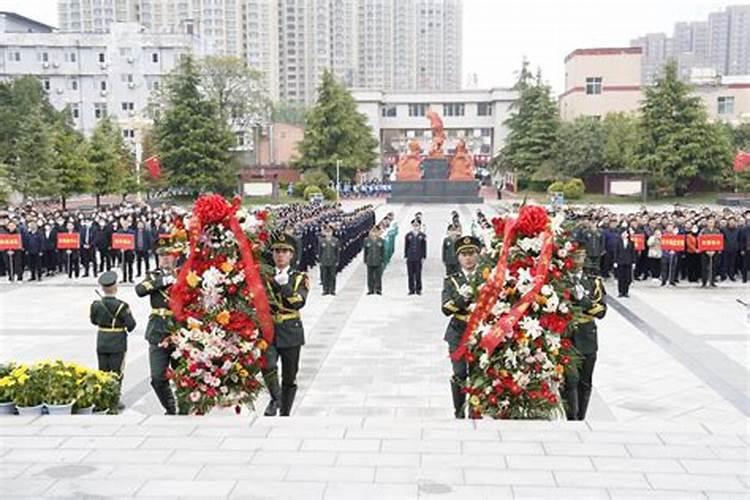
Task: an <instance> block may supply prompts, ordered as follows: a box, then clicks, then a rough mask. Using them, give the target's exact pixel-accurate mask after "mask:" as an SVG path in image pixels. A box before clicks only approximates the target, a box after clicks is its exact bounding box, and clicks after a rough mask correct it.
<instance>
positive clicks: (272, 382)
mask: <svg viewBox="0 0 750 500" xmlns="http://www.w3.org/2000/svg"><path fill="white" fill-rule="evenodd" d="M263 381H264V382H265V383H266V387H267V388H268V393H269V394H270V395H271V401H269V402H268V406H266V410H265V411H264V412H263V415H265V416H266V417H275V416H276V415H277V414H278V413H279V403H280V401H281V389H280V388H279V374H278V372H277V371H276V370H274V371H272V372H268V373H264V374H263Z"/></svg>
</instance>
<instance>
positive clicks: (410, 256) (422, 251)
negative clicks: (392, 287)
mask: <svg viewBox="0 0 750 500" xmlns="http://www.w3.org/2000/svg"><path fill="white" fill-rule="evenodd" d="M421 226H422V224H421V223H420V222H419V220H417V219H416V218H415V219H414V220H412V221H411V231H410V232H408V233H406V238H405V240H404V258H405V259H406V270H407V273H408V274H409V295H414V294H415V293H416V294H417V295H422V261H423V260H424V259H426V258H427V237H426V236H425V234H424V233H423V232H422V231H421Z"/></svg>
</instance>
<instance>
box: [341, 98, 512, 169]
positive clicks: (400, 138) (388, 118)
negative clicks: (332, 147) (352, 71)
mask: <svg viewBox="0 0 750 500" xmlns="http://www.w3.org/2000/svg"><path fill="white" fill-rule="evenodd" d="M352 94H353V96H354V100H355V101H356V102H357V109H358V111H359V112H361V113H363V114H365V116H367V121H368V122H369V124H370V126H372V128H373V130H374V132H375V136H376V138H377V139H378V144H379V146H378V149H379V153H380V155H381V170H380V172H374V173H375V174H376V175H377V176H382V175H386V174H388V172H389V170H390V168H391V167H392V166H393V165H394V164H395V163H396V162H397V161H398V157H399V155H400V154H403V153H404V152H406V149H407V145H408V142H409V141H410V140H411V139H416V140H417V141H418V142H419V143H420V144H421V146H422V151H423V152H425V153H426V152H427V151H428V150H429V147H430V143H431V140H432V132H431V130H430V122H429V121H428V120H427V118H426V117H425V115H426V113H427V110H429V109H432V110H434V111H436V112H437V113H438V114H439V115H440V116H441V117H442V120H443V124H444V127H445V133H446V136H447V139H446V143H445V150H446V153H448V154H452V152H453V150H454V148H455V145H456V142H457V141H458V140H459V139H463V140H464V142H465V143H466V145H467V147H468V149H469V151H471V152H473V154H474V161H475V163H476V164H477V165H478V166H484V165H486V164H487V163H489V161H490V160H491V159H492V157H493V155H494V154H495V153H496V152H497V151H498V150H499V149H500V148H501V147H502V146H503V144H504V143H505V138H506V136H507V134H508V130H507V128H506V127H505V126H504V125H503V122H504V121H505V120H506V119H507V118H508V116H509V115H510V106H511V104H512V103H513V102H514V101H515V100H516V99H517V95H516V92H515V91H513V90H511V89H507V88H493V89H483V90H480V89H475V90H463V91H444V92H401V91H390V92H386V91H375V90H364V89H355V90H353V91H352Z"/></svg>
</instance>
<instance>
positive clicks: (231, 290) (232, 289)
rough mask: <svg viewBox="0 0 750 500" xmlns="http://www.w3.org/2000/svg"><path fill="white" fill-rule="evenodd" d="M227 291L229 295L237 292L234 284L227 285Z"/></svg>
mask: <svg viewBox="0 0 750 500" xmlns="http://www.w3.org/2000/svg"><path fill="white" fill-rule="evenodd" d="M227 293H228V294H229V295H234V294H235V293H237V287H236V286H235V285H229V286H228V287H227Z"/></svg>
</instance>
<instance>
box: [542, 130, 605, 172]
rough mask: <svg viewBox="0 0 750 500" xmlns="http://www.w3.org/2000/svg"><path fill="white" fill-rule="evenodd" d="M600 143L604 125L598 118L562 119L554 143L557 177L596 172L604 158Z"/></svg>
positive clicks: (602, 138) (603, 142)
mask: <svg viewBox="0 0 750 500" xmlns="http://www.w3.org/2000/svg"><path fill="white" fill-rule="evenodd" d="M604 144H605V133H604V127H603V126H602V122H601V121H599V120H598V119H596V118H593V117H590V116H583V117H579V118H576V119H575V120H573V121H572V122H568V123H563V124H562V125H561V126H560V129H559V132H558V136H557V143H556V147H555V162H554V163H555V171H556V172H557V178H559V177H560V176H562V177H579V178H585V177H588V176H590V175H594V174H597V173H598V172H599V171H600V170H601V167H602V163H603V160H604V151H603V149H604Z"/></svg>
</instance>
